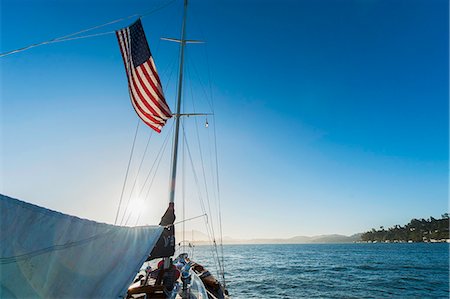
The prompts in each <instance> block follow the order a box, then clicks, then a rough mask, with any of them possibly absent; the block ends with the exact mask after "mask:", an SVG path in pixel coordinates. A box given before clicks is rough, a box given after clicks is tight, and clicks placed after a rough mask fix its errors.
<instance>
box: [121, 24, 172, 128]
mask: <svg viewBox="0 0 450 299" xmlns="http://www.w3.org/2000/svg"><path fill="white" fill-rule="evenodd" d="M130 28H131V29H130ZM116 36H117V40H118V42H119V48H120V52H121V54H122V59H123V62H124V65H125V71H126V74H127V81H128V90H129V94H130V99H131V103H132V105H133V108H134V110H135V111H136V113H137V114H138V116H139V117H140V118H141V119H142V120H143V121H144V122H145V123H146V124H147V125H148V126H150V127H151V128H152V129H154V130H155V131H157V132H160V131H161V128H162V127H163V126H164V124H165V123H166V121H167V119H169V118H171V117H172V112H171V111H170V108H169V106H168V105H167V103H166V100H165V98H164V93H163V90H162V87H161V81H160V79H159V76H158V73H157V72H156V67H155V64H154V61H153V57H152V56H151V53H150V52H149V50H148V48H147V47H148V44H147V41H146V39H145V34H144V32H143V29H142V25H141V23H140V21H139V20H138V21H136V22H135V23H134V24H133V25H131V26H129V27H126V28H123V29H120V30H118V31H116ZM132 46H133V49H131V47H132ZM143 48H145V49H143ZM136 63H139V65H136Z"/></svg>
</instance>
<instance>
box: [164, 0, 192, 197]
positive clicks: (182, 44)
mask: <svg viewBox="0 0 450 299" xmlns="http://www.w3.org/2000/svg"><path fill="white" fill-rule="evenodd" d="M187 4H188V0H184V10H183V24H182V27H181V40H180V41H179V43H180V69H179V78H178V95H177V109H176V110H177V112H176V114H175V115H174V117H175V135H174V139H173V155H172V171H171V175H170V185H169V188H170V193H169V205H172V206H173V204H174V200H175V184H176V176H177V162H178V139H179V138H178V137H179V133H180V116H181V114H180V110H181V94H182V88H183V65H184V47H185V45H186V16H187Z"/></svg>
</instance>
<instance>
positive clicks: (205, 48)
mask: <svg viewBox="0 0 450 299" xmlns="http://www.w3.org/2000/svg"><path fill="white" fill-rule="evenodd" d="M200 33H201V34H202V35H203V36H204V32H203V29H202V28H201V27H200ZM204 39H205V38H204ZM203 49H204V50H205V57H206V59H205V60H206V68H207V74H208V83H209V84H208V85H209V95H210V102H209V103H210V107H211V110H212V113H213V116H212V119H213V136H214V156H215V160H216V161H215V162H216V163H215V166H216V167H215V168H216V186H217V204H218V206H219V207H218V208H219V209H218V214H219V233H220V249H221V258H222V279H223V281H222V282H223V285H224V288H225V287H226V283H225V268H224V267H225V263H224V254H223V230H222V209H221V196H220V183H219V182H220V180H219V158H218V150H217V131H216V116H215V109H214V96H213V88H212V78H211V65H210V59H209V51H208V44H207V43H205V44H204V48H203ZM194 68H195V66H194ZM195 70H196V69H195Z"/></svg>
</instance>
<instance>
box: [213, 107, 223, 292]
mask: <svg viewBox="0 0 450 299" xmlns="http://www.w3.org/2000/svg"><path fill="white" fill-rule="evenodd" d="M213 123H214V131H213V132H214V153H215V158H216V186H217V204H218V205H219V212H218V214H219V232H220V251H221V256H222V267H223V268H222V279H223V281H222V282H223V285H224V288H225V286H226V284H225V263H224V254H223V230H222V207H221V198H220V184H219V182H220V180H219V158H218V151H217V135H216V118H215V115H213Z"/></svg>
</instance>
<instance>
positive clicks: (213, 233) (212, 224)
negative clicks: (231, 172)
mask: <svg viewBox="0 0 450 299" xmlns="http://www.w3.org/2000/svg"><path fill="white" fill-rule="evenodd" d="M187 73H188V75H189V79H190V69H188V72H187ZM189 86H190V89H191V97H192V106H193V109H194V112H196V109H195V100H194V92H193V90H192V84H190V85H189ZM194 122H195V129H196V133H197V143H198V149H199V154H200V162H201V167H202V175H203V182H204V185H205V193H206V202H207V204H208V211H209V214H210V215H212V213H211V204H210V200H209V192H208V185H207V182H206V172H205V163H204V160H203V151H202V147H201V142H200V133H199V130H198V121H197V118H194ZM211 230H212V236H213V239H214V240H215V239H216V237H215V231H214V222H213V221H211Z"/></svg>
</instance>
